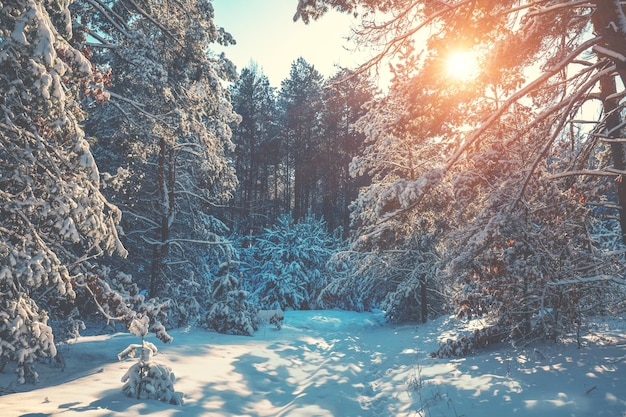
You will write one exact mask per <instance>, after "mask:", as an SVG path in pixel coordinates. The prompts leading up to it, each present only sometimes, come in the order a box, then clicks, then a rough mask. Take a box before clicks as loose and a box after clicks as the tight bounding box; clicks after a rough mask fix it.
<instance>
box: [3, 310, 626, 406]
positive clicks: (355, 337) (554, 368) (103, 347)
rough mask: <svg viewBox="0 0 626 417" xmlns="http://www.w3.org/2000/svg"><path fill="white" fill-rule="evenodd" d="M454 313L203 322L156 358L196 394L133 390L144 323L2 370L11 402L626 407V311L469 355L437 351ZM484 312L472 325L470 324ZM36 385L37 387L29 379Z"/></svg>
mask: <svg viewBox="0 0 626 417" xmlns="http://www.w3.org/2000/svg"><path fill="white" fill-rule="evenodd" d="M455 324H458V323H455V321H454V320H453V319H451V318H449V317H442V318H440V319H437V320H434V321H431V322H429V323H427V324H424V325H422V324H419V325H418V324H407V325H391V324H386V323H385V321H384V319H383V317H382V315H381V314H380V313H354V312H345V311H335V310H333V311H289V312H287V313H286V315H285V322H284V325H283V328H282V329H281V330H275V329H273V328H272V327H271V326H267V327H263V328H261V329H260V330H259V331H258V332H257V333H256V334H255V335H254V336H253V337H244V336H229V335H221V334H217V333H211V332H206V331H204V330H201V329H195V328H189V329H180V330H175V331H173V332H172V335H173V336H174V341H173V342H172V343H171V344H167V345H164V344H162V343H160V342H158V341H155V340H151V341H152V342H153V343H155V344H156V345H157V347H158V348H159V349H160V350H159V352H158V353H157V355H156V356H155V357H154V361H155V362H158V363H161V364H164V365H167V366H169V367H170V368H172V370H173V371H174V372H175V374H176V376H177V380H176V384H175V388H176V390H177V391H180V392H182V393H183V394H184V401H185V403H184V405H183V406H174V405H170V404H166V403H162V402H159V401H156V400H137V399H134V398H128V397H126V396H125V395H124V394H123V393H122V391H121V387H122V383H121V381H120V378H121V377H122V376H123V375H124V373H125V372H126V370H127V369H128V368H129V367H130V366H131V365H132V364H133V363H134V361H133V360H132V359H127V360H124V361H118V360H117V354H118V353H119V352H120V351H121V350H123V349H124V348H125V347H126V346H128V344H130V343H137V342H138V340H137V338H136V337H135V336H132V335H130V334H121V333H120V334H114V335H101V336H88V337H80V338H78V339H77V340H75V341H73V342H72V343H70V344H67V345H63V346H61V347H60V351H61V353H62V355H63V357H64V359H65V361H66V367H65V369H64V370H63V372H61V371H60V370H59V369H58V368H55V367H53V366H51V365H47V364H41V365H40V366H39V368H38V370H39V373H40V382H39V383H38V384H37V385H35V386H32V385H30V386H29V385H25V386H16V385H15V383H14V382H13V381H14V380H15V375H14V374H13V373H12V372H10V370H7V369H5V371H4V373H3V374H0V392H3V393H7V394H6V395H3V396H0V415H1V416H4V417H17V416H20V417H48V416H62V417H70V416H83V417H91V416H111V417H112V416H120V417H121V416H124V417H128V416H143V415H150V416H181V417H182V416H185V417H195V416H220V417H230V416H238V417H240V416H255V417H256V416H259V417H260V416H285V417H286V416H291V417H295V416H298V417H305V416H308V417H312V416H316V417H357V416H363V417H365V416H371V417H386V416H390V417H391V416H394V417H396V416H427V417H430V416H433V417H434V416H453V417H460V416H466V417H472V416H477V417H492V416H493V417H495V416H498V417H500V416H503V415H507V416H533V417H538V416H550V417H558V416H563V417H565V416H567V417H572V416H575V417H578V416H612V417H613V416H615V417H626V388H625V387H626V320H625V319H624V318H611V319H607V318H599V319H597V320H593V321H590V322H588V323H587V324H586V326H585V329H584V330H585V332H584V334H583V339H582V342H583V343H582V348H581V349H578V348H577V343H576V341H574V340H572V341H570V342H568V343H563V342H561V343H544V344H540V345H535V346H527V347H524V348H521V347H518V348H515V347H512V346H510V345H508V344H502V345H498V346H492V347H490V348H489V349H487V350H484V351H481V352H476V353H472V354H470V355H469V356H467V357H465V358H450V359H434V358H431V356H430V352H433V351H435V350H436V349H437V346H438V343H439V341H442V340H446V339H447V338H450V337H453V336H455V334H456V333H458V332H459V331H460V330H459V328H458V326H457V325H455ZM478 324H480V323H477V322H472V323H467V324H466V325H465V327H466V328H465V330H471V329H470V327H471V326H476V325H478ZM15 391H23V392H15Z"/></svg>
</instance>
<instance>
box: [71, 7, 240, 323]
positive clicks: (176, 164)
mask: <svg viewBox="0 0 626 417" xmlns="http://www.w3.org/2000/svg"><path fill="white" fill-rule="evenodd" d="M90 4H91V3H87V4H82V3H81V5H82V6H84V7H85V9H84V10H83V9H81V12H82V15H83V16H84V19H83V21H84V22H85V26H84V27H82V28H81V30H82V31H84V32H88V33H93V32H94V31H95V32H97V33H99V35H100V36H99V37H98V38H97V39H96V40H97V42H93V41H87V37H86V36H83V38H82V39H83V42H84V43H83V46H84V47H85V48H89V50H90V51H92V52H93V53H94V57H95V59H96V60H97V62H98V63H99V64H100V65H101V66H103V67H106V68H109V69H110V72H111V78H110V81H109V82H110V86H109V91H110V92H111V100H110V102H109V103H105V104H103V105H102V106H98V107H97V111H94V112H93V114H92V116H91V117H90V118H89V119H88V120H87V129H88V131H89V132H90V133H91V134H93V135H96V136H98V137H99V138H100V140H99V141H98V143H97V145H96V146H95V152H97V154H98V156H99V157H100V158H101V159H102V160H103V161H104V162H103V166H106V168H107V170H108V171H109V173H108V174H109V176H108V181H107V185H109V187H108V188H107V192H108V193H109V195H110V197H111V199H112V200H113V201H116V202H117V203H118V204H119V206H120V207H121V208H122V210H123V212H124V222H123V226H124V230H125V235H126V238H127V246H129V248H131V249H132V251H131V258H130V259H129V262H128V263H126V264H124V265H122V267H123V268H128V269H129V272H132V273H133V275H134V276H136V277H137V280H138V281H139V282H140V283H141V285H142V286H143V288H145V289H146V290H147V291H148V294H149V296H150V297H160V298H171V300H172V303H171V306H170V308H171V317H170V319H171V320H172V323H174V324H180V323H181V322H182V321H185V320H194V319H199V318H200V311H199V306H200V304H199V302H198V301H199V300H205V299H206V297H207V295H208V294H210V290H211V289H210V282H211V279H210V276H211V274H210V265H212V264H215V263H216V262H217V261H216V259H217V257H218V256H224V255H225V254H227V253H228V252H230V251H232V250H233V249H232V247H231V246H230V245H229V244H228V242H227V241H226V239H225V238H224V235H225V234H227V233H228V228H227V227H226V226H225V224H224V223H223V222H222V221H220V220H219V219H218V218H217V217H216V213H217V211H218V209H217V208H218V206H220V205H221V204H223V203H224V202H225V201H227V200H228V199H229V198H230V197H231V196H232V193H233V191H234V188H235V186H236V177H235V173H234V170H233V167H232V166H231V164H230V163H229V160H228V158H227V156H226V153H227V152H229V151H231V150H232V147H233V144H232V142H231V129H230V125H231V124H233V123H236V122H237V121H238V116H237V115H236V114H235V113H234V112H233V110H232V106H231V104H230V95H229V92H228V90H227V89H226V87H225V86H224V85H223V82H224V81H227V80H230V81H232V80H234V78H235V68H234V66H233V65H232V63H231V62H230V61H228V60H227V59H226V58H225V56H224V55H219V56H216V55H215V54H213V53H212V52H211V49H210V48H211V46H212V45H213V44H215V43H219V44H223V45H229V44H231V43H233V42H234V41H233V39H232V37H231V36H230V35H229V34H228V33H227V32H225V31H224V30H223V29H222V28H220V27H218V26H217V25H216V24H215V22H214V12H213V7H212V4H211V3H210V2H209V1H199V2H198V1H183V2H178V3H176V4H169V3H168V4H164V3H162V2H153V1H125V0H120V1H117V2H113V3H111V4H110V5H108V6H106V7H104V6H103V7H104V9H103V10H104V12H102V11H100V10H93V9H90V8H89V7H87V6H88V5H90ZM111 126H115V129H111Z"/></svg>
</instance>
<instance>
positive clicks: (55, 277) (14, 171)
mask: <svg viewBox="0 0 626 417" xmlns="http://www.w3.org/2000/svg"><path fill="white" fill-rule="evenodd" d="M71 28H72V22H71V17H70V13H69V10H68V2H65V1H46V2H41V1H34V0H31V1H28V0H24V1H22V0H10V1H8V2H6V1H5V2H3V3H2V6H1V7H0V74H1V75H0V218H1V219H2V221H1V223H0V364H1V365H0V368H2V367H4V365H5V364H6V363H7V362H10V361H13V362H16V363H17V374H18V381H19V382H20V383H24V382H26V381H34V380H36V379H37V373H36V371H35V370H34V363H35V361H36V359H37V358H38V357H42V356H55V354H56V351H55V347H54V339H53V333H52V330H51V328H50V327H49V325H48V318H49V316H50V315H51V314H52V315H57V314H63V309H64V308H65V305H67V304H71V303H72V301H73V299H74V298H75V296H76V289H77V287H78V286H81V285H84V278H85V272H86V270H85V269H86V267H87V265H86V262H85V261H86V260H88V259H90V258H94V257H97V256H100V255H102V254H104V253H108V254H112V253H115V252H116V253H118V254H121V255H122V256H125V255H126V250H125V249H124V247H123V246H122V244H121V243H120V240H119V238H118V232H117V224H118V222H119V221H120V211H119V210H118V209H117V207H115V206H113V205H112V204H110V203H109V202H108V201H107V200H106V199H105V198H104V196H103V195H102V194H101V192H100V190H99V188H100V176H99V171H98V168H97V166H96V164H95V161H94V158H93V155H92V153H91V150H90V145H89V143H88V141H87V139H86V138H85V135H84V133H83V130H82V129H81V127H80V123H81V122H82V120H83V117H84V113H83V111H82V109H81V107H80V105H79V102H78V97H79V95H80V94H86V95H88V96H90V97H92V98H93V100H95V101H100V100H104V99H106V95H105V93H103V86H102V85H101V84H98V79H99V78H98V77H97V76H96V75H95V74H94V72H93V71H92V67H91V64H90V63H89V61H88V60H87V59H86V58H85V56H84V55H83V54H82V53H81V52H80V51H78V50H76V49H75V48H73V47H72V46H71V45H70V43H69V42H68V40H69V39H70V37H71ZM104 278H105V277H104Z"/></svg>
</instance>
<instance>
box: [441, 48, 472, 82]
mask: <svg viewBox="0 0 626 417" xmlns="http://www.w3.org/2000/svg"><path fill="white" fill-rule="evenodd" d="M479 72H480V68H479V65H478V57H477V56H476V54H475V53H474V52H472V51H454V52H451V53H450V54H449V55H448V57H447V58H446V75H447V76H448V77H450V78H455V79H457V80H459V81H470V80H473V79H474V78H476V77H477V76H478V74H479Z"/></svg>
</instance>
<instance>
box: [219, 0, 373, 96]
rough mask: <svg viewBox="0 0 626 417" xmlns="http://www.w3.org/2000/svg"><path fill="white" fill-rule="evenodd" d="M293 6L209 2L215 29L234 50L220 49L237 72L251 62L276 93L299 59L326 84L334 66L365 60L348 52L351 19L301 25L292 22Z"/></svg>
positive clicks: (282, 1)
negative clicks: (225, 35)
mask: <svg viewBox="0 0 626 417" xmlns="http://www.w3.org/2000/svg"><path fill="white" fill-rule="evenodd" d="M297 3H298V2H297V0H213V7H214V9H215V23H216V25H217V26H221V27H223V28H224V29H225V30H226V31H227V32H229V33H230V34H231V35H233V37H234V38H235V40H236V41H237V45H234V46H229V47H227V48H224V49H216V50H217V51H218V52H221V51H224V52H225V53H226V56H227V57H228V58H229V59H230V60H231V61H233V62H234V63H235V64H236V65H237V70H238V71H241V69H243V68H245V67H247V66H248V65H249V64H250V62H251V61H254V62H256V63H257V64H258V66H259V68H260V69H262V70H263V73H264V74H265V75H267V77H268V78H269V80H270V84H271V85H272V86H274V87H280V83H281V81H283V80H284V79H286V78H288V77H289V71H290V69H291V64H292V63H293V62H294V61H295V60H296V59H298V58H299V57H303V58H304V59H305V60H306V61H307V62H308V63H309V64H312V65H313V66H315V68H316V69H317V70H318V71H319V72H320V73H321V74H322V75H324V76H325V77H326V78H328V77H330V76H332V75H334V74H335V73H336V72H337V67H336V65H340V66H344V67H355V66H356V65H357V64H359V63H361V62H363V61H365V60H366V58H367V57H366V56H364V54H363V53H361V54H357V53H354V52H351V51H350V50H349V48H351V44H350V42H349V41H347V40H346V37H347V36H349V34H350V27H351V25H353V24H354V23H356V22H355V21H354V20H353V18H352V17H351V16H348V15H342V14H340V13H336V12H330V13H329V14H327V15H326V16H324V17H323V18H322V19H320V20H318V21H315V22H311V23H310V24H309V25H305V24H304V23H302V21H300V20H299V21H297V22H294V21H293V15H294V14H295V11H296V6H297Z"/></svg>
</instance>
